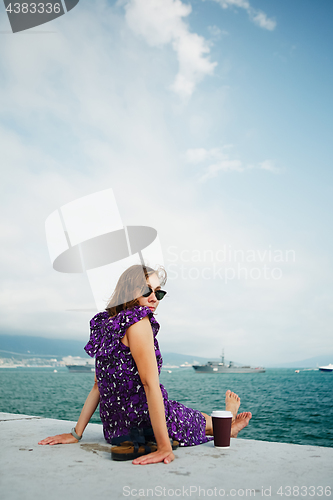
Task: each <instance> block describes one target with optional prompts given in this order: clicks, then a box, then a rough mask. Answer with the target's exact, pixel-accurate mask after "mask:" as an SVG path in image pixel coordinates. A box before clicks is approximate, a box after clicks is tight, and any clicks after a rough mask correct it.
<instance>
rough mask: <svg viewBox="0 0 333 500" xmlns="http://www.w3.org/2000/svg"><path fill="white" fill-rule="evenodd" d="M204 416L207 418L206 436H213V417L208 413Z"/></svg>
mask: <svg viewBox="0 0 333 500" xmlns="http://www.w3.org/2000/svg"><path fill="white" fill-rule="evenodd" d="M201 413H202V414H203V416H204V417H205V419H206V436H213V435H214V434H213V422H212V417H210V416H209V415H207V413H203V412H201Z"/></svg>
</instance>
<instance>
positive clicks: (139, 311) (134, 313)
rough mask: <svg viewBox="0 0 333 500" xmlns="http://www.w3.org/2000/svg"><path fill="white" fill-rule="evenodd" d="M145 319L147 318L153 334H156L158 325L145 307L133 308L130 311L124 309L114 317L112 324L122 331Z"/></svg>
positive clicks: (151, 313)
mask: <svg viewBox="0 0 333 500" xmlns="http://www.w3.org/2000/svg"><path fill="white" fill-rule="evenodd" d="M145 317H148V319H149V321H150V323H151V325H152V327H153V331H154V333H157V332H158V329H159V324H158V323H157V321H156V319H155V318H154V314H153V312H152V311H151V310H150V309H149V307H146V306H134V307H132V308H131V309H125V310H123V311H121V312H120V313H119V314H117V316H115V317H114V322H115V326H117V327H118V328H119V329H120V330H123V331H124V330H127V328H129V327H130V326H132V325H134V323H137V322H138V321H140V320H142V319H143V318H145Z"/></svg>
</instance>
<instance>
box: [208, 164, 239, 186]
mask: <svg viewBox="0 0 333 500" xmlns="http://www.w3.org/2000/svg"><path fill="white" fill-rule="evenodd" d="M244 170H245V169H244V167H243V166H242V162H241V161H239V160H223V161H220V162H218V163H213V164H212V165H209V167H208V168H207V169H206V173H205V174H204V175H203V176H201V177H200V181H201V182H203V181H206V180H207V179H211V178H212V177H216V176H217V175H218V173H219V172H243V171H244Z"/></svg>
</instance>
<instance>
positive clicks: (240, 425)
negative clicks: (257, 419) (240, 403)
mask: <svg viewBox="0 0 333 500" xmlns="http://www.w3.org/2000/svg"><path fill="white" fill-rule="evenodd" d="M251 418H252V413H251V412H250V411H244V412H243V413H240V414H239V415H237V417H236V419H235V421H234V422H233V423H232V424H231V433H230V437H232V438H235V437H237V434H238V433H239V431H241V430H242V429H244V427H246V426H247V425H248V423H249V421H250V419H251Z"/></svg>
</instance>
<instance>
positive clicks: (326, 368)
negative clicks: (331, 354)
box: [318, 363, 333, 372]
mask: <svg viewBox="0 0 333 500" xmlns="http://www.w3.org/2000/svg"><path fill="white" fill-rule="evenodd" d="M318 368H319V370H320V371H321V372H332V371H333V365H332V364H331V363H330V364H329V365H327V366H319V367H318Z"/></svg>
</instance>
